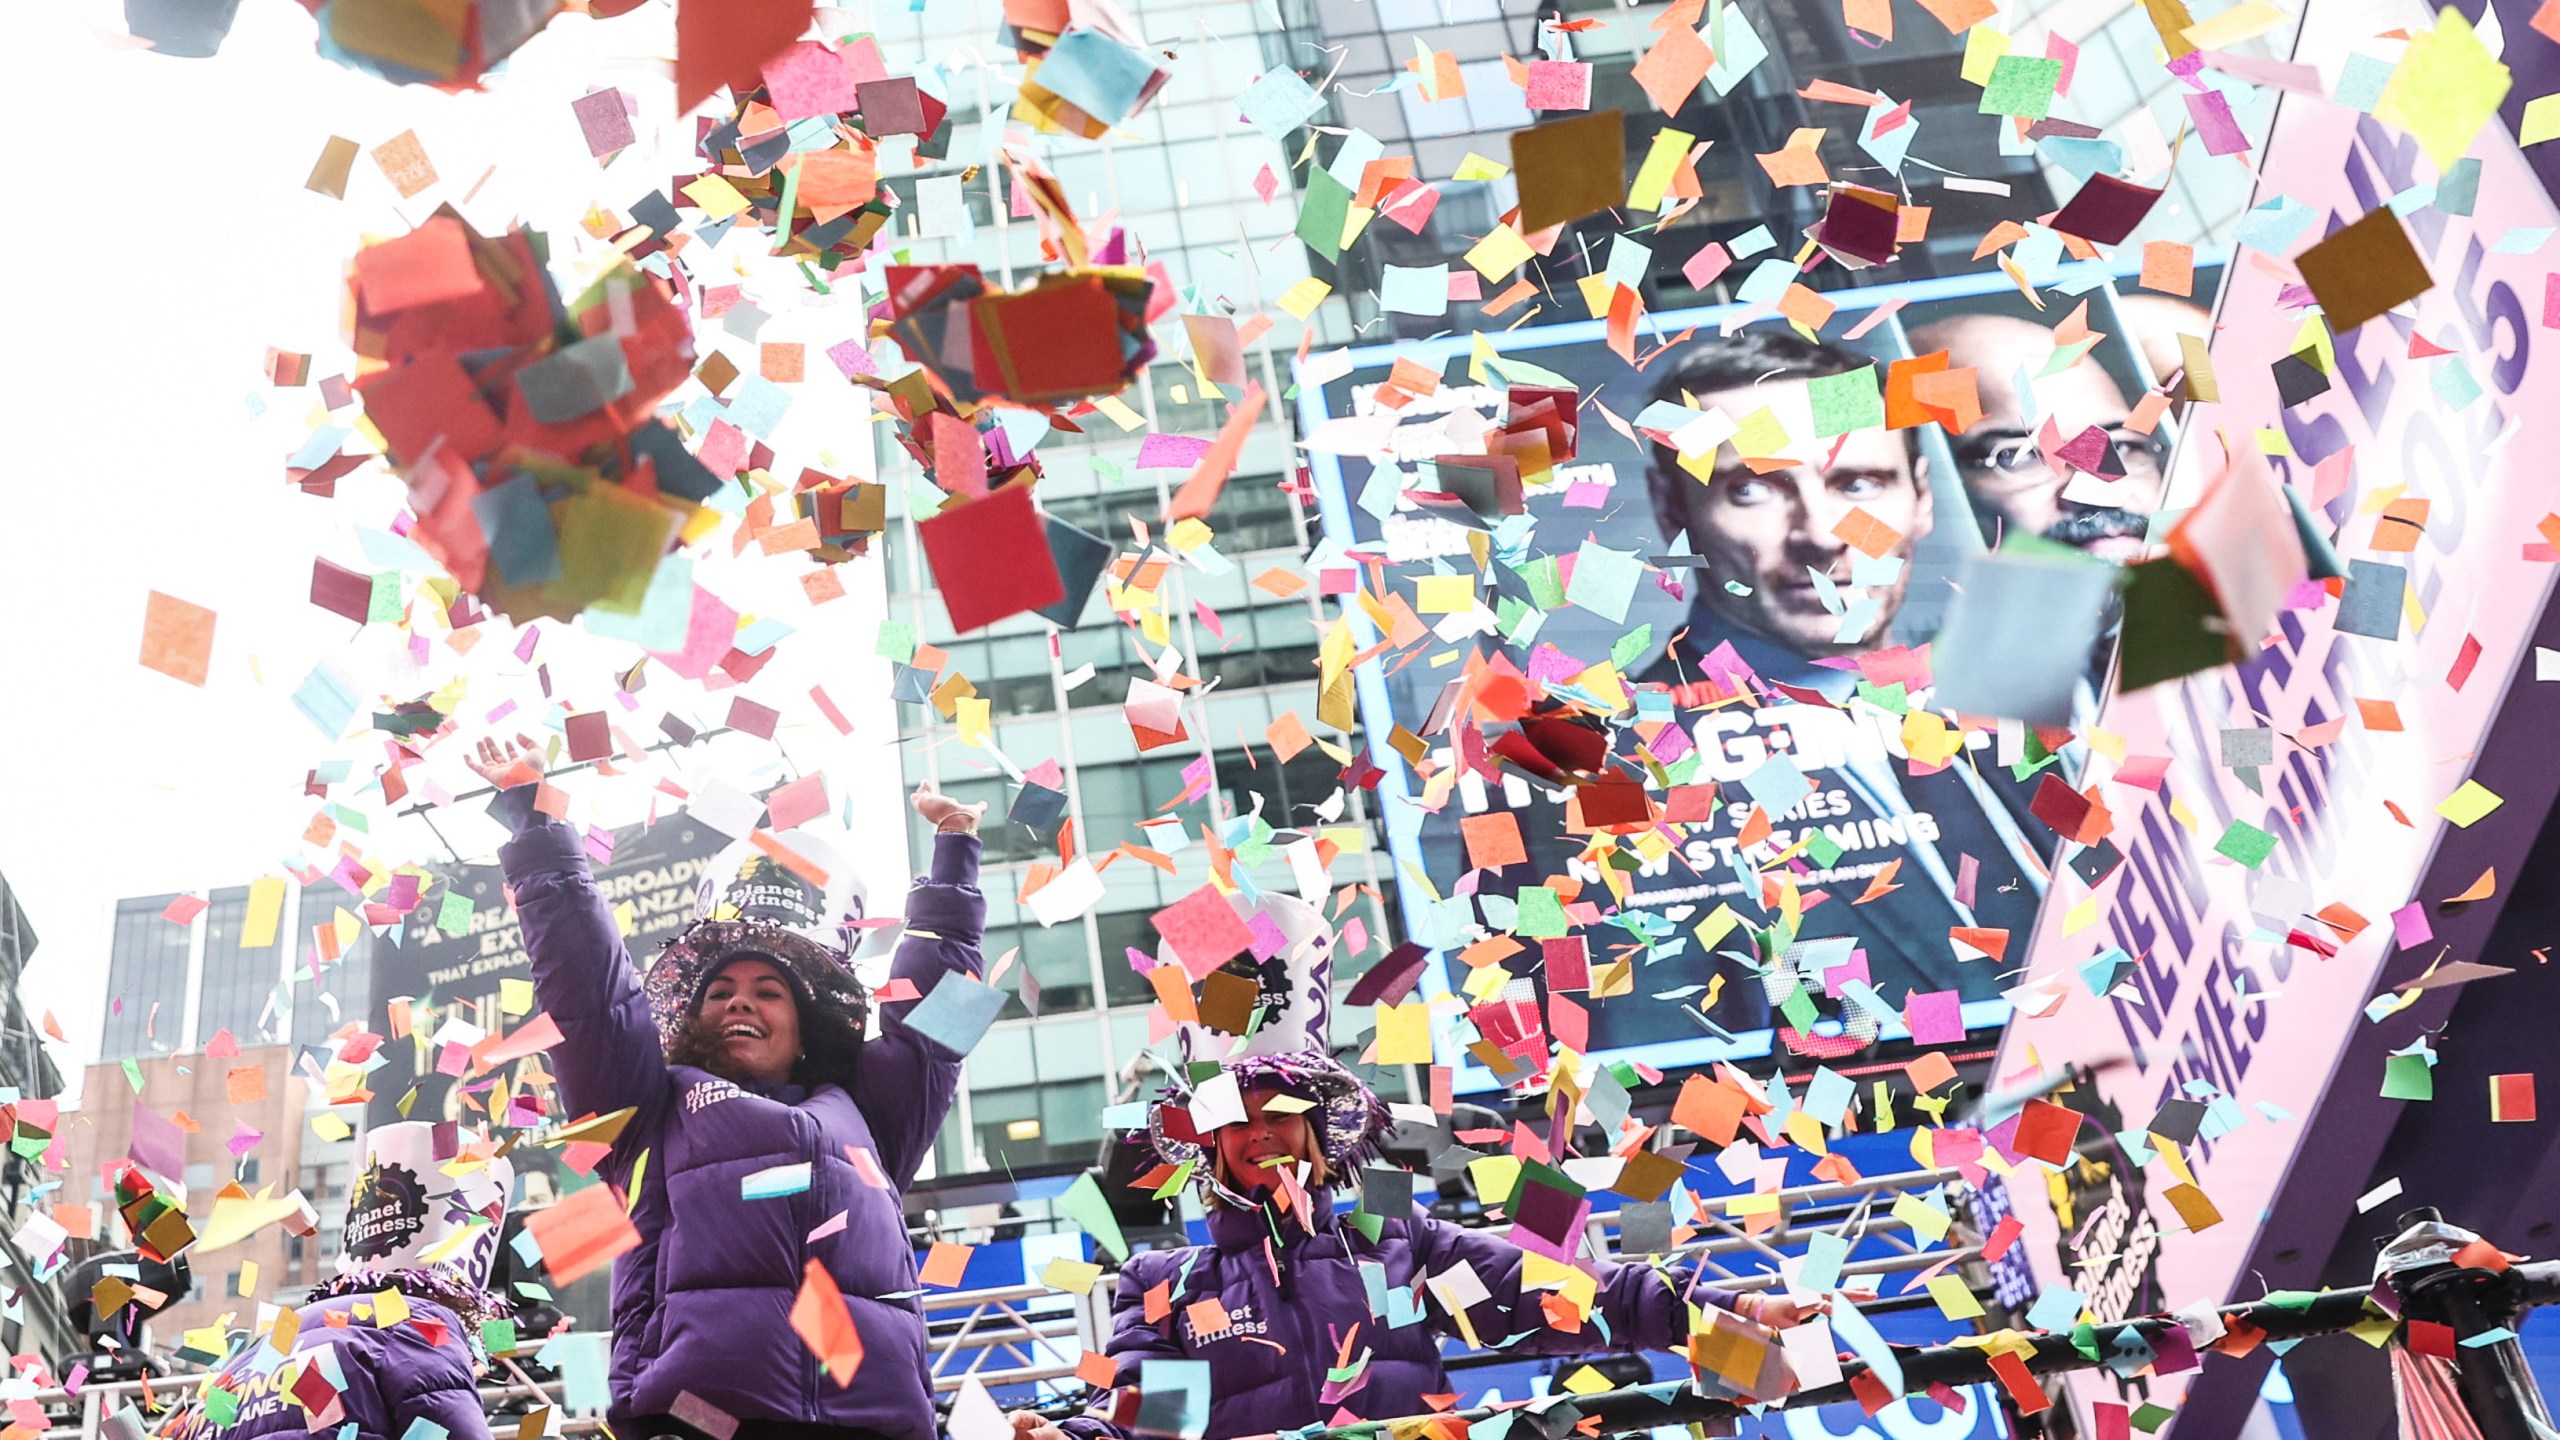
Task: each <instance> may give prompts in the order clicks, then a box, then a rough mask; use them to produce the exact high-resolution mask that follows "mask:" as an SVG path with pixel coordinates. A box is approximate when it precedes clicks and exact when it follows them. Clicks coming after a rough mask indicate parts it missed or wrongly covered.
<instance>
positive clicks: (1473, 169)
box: [1310, 142, 1511, 180]
mask: <svg viewBox="0 0 2560 1440" xmlns="http://www.w3.org/2000/svg"><path fill="white" fill-rule="evenodd" d="M1310 143H1312V142H1310ZM1510 173H1511V167H1510V166H1508V165H1505V164H1503V163H1502V162H1501V161H1499V160H1488V159H1486V158H1485V157H1483V156H1482V155H1478V154H1477V153H1475V152H1474V151H1472V150H1470V151H1468V152H1467V157H1466V158H1465V159H1463V160H1461V161H1459V162H1458V168H1457V171H1456V173H1454V174H1452V175H1451V176H1450V177H1449V178H1450V179H1452V180H1499V179H1501V178H1502V177H1503V176H1505V175H1508V174H1510Z"/></svg>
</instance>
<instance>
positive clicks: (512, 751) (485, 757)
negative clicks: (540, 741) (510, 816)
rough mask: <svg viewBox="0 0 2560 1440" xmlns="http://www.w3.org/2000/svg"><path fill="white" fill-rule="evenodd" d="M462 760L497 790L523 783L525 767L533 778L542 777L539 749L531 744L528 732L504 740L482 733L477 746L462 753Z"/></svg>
mask: <svg viewBox="0 0 2560 1440" xmlns="http://www.w3.org/2000/svg"><path fill="white" fill-rule="evenodd" d="M462 763H464V764H465V765H468V766H470V767H471V773H472V774H474V775H477V776H479V777H480V778H481V779H483V780H486V781H488V782H489V783H490V784H491V785H494V786H496V787H497V788H498V789H500V790H504V789H506V788H507V787H509V786H510V785H521V784H524V783H526V782H525V778H524V774H523V772H524V771H525V770H531V771H532V772H533V778H534V779H536V780H539V779H541V778H542V752H541V751H540V750H538V749H536V748H535V747H534V743H533V737H531V736H529V735H518V736H517V737H516V738H514V739H513V740H509V741H505V742H503V743H501V742H500V741H498V740H496V739H494V738H492V737H489V736H486V735H484V736H482V737H480V744H479V747H478V748H477V749H474V750H472V751H471V752H469V753H468V754H465V755H464V756H463V757H462Z"/></svg>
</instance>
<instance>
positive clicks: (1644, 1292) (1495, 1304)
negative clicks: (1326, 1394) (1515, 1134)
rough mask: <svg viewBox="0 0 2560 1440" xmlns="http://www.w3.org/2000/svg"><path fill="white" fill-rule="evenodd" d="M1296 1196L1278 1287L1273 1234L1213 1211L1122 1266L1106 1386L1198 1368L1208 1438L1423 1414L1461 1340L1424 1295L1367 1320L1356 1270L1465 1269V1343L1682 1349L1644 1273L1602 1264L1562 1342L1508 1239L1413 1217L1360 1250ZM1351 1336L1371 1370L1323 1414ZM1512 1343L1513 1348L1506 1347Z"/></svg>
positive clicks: (1668, 1299)
mask: <svg viewBox="0 0 2560 1440" xmlns="http://www.w3.org/2000/svg"><path fill="white" fill-rule="evenodd" d="M1308 1198H1309V1200H1310V1201H1311V1202H1312V1209H1313V1210H1314V1212H1315V1213H1316V1214H1317V1216H1318V1217H1320V1218H1319V1219H1318V1221H1317V1224H1318V1226H1319V1229H1318V1230H1317V1232H1316V1233H1314V1234H1312V1235H1310V1234H1308V1233H1307V1232H1305V1231H1304V1230H1302V1229H1300V1228H1299V1227H1298V1225H1297V1222H1296V1221H1295V1220H1294V1219H1291V1220H1287V1221H1284V1222H1283V1229H1284V1232H1285V1234H1286V1236H1287V1243H1286V1245H1285V1248H1282V1249H1281V1250H1280V1251H1279V1252H1278V1260H1279V1264H1280V1271H1281V1278H1280V1279H1278V1280H1276V1281H1275V1280H1274V1279H1273V1277H1272V1273H1271V1272H1272V1265H1271V1259H1270V1257H1269V1256H1267V1255H1266V1252H1265V1247H1266V1245H1267V1243H1268V1242H1269V1241H1270V1239H1271V1230H1270V1225H1269V1222H1268V1221H1266V1220H1265V1219H1264V1217H1263V1213H1262V1212H1260V1211H1254V1210H1234V1209H1227V1208H1213V1209H1211V1210H1210V1211H1209V1221H1208V1223H1209V1239H1210V1242H1211V1243H1209V1244H1207V1245H1194V1246H1190V1247H1187V1248H1184V1249H1180V1250H1158V1251H1153V1252H1150V1253H1148V1254H1144V1255H1133V1256H1131V1257H1130V1258H1129V1262H1128V1263H1127V1264H1125V1265H1123V1266H1121V1267H1120V1283H1119V1288H1118V1290H1117V1291H1116V1292H1115V1293H1114V1294H1113V1296H1112V1302H1111V1341H1110V1344H1109V1345H1108V1346H1107V1347H1106V1350H1105V1353H1106V1354H1108V1355H1110V1356H1111V1358H1112V1359H1113V1360H1114V1361H1116V1362H1118V1372H1117V1374H1116V1375H1115V1376H1114V1380H1113V1383H1114V1384H1115V1385H1121V1386H1135V1385H1136V1384H1137V1383H1138V1380H1139V1372H1140V1370H1141V1368H1142V1367H1143V1366H1144V1365H1145V1363H1146V1362H1147V1361H1149V1360H1206V1361H1208V1362H1209V1385H1210V1391H1209V1429H1208V1432H1207V1436H1206V1440H1230V1437H1233V1436H1238V1435H1269V1434H1273V1433H1276V1432H1279V1431H1283V1430H1290V1429H1295V1428H1297V1427H1299V1426H1304V1425H1322V1424H1330V1423H1332V1422H1333V1420H1334V1417H1335V1414H1336V1412H1337V1411H1348V1412H1350V1413H1351V1414H1352V1415H1354V1416H1357V1417H1359V1418H1361V1419H1364V1420H1386V1419H1393V1418H1395V1417H1398V1416H1405V1415H1420V1414H1425V1413H1428V1412H1429V1410H1430V1408H1431V1407H1430V1406H1429V1405H1427V1404H1426V1403H1424V1401H1423V1398H1422V1397H1423V1396H1425V1395H1438V1394H1445V1393H1447V1391H1448V1388H1449V1386H1448V1375H1447V1373H1446V1372H1445V1371H1444V1370H1443V1369H1442V1367H1441V1364H1440V1339H1441V1337H1442V1336H1452V1337H1456V1338H1458V1339H1460V1340H1464V1339H1466V1336H1465V1334H1464V1333H1463V1332H1462V1331H1461V1330H1460V1328H1459V1326H1458V1324H1457V1323H1456V1321H1455V1320H1454V1319H1452V1318H1451V1316H1450V1315H1449V1313H1448V1312H1447V1311H1446V1310H1445V1309H1443V1308H1442V1306H1441V1303H1440V1298H1439V1296H1438V1295H1437V1294H1435V1293H1434V1292H1433V1291H1432V1290H1431V1289H1430V1287H1428V1286H1426V1287H1424V1289H1423V1292H1422V1294H1423V1303H1422V1318H1421V1319H1420V1320H1418V1321H1415V1322H1413V1323H1410V1324H1407V1325H1404V1326H1402V1327H1392V1328H1391V1327H1390V1326H1388V1324H1387V1323H1386V1321H1385V1320H1384V1319H1381V1318H1378V1317H1375V1316H1373V1315H1371V1313H1370V1299H1369V1293H1370V1292H1369V1289H1368V1286H1367V1283H1366V1282H1365V1281H1364V1280H1363V1279H1362V1278H1361V1271H1360V1267H1361V1266H1362V1265H1363V1264H1372V1265H1378V1266H1382V1267H1384V1270H1385V1275H1384V1279H1385V1282H1386V1283H1385V1288H1386V1289H1387V1290H1411V1289H1412V1288H1413V1286H1414V1285H1415V1283H1416V1282H1418V1281H1421V1280H1425V1279H1429V1278H1432V1277H1435V1276H1442V1275H1447V1274H1449V1273H1450V1272H1451V1271H1452V1270H1454V1269H1455V1268H1456V1266H1457V1265H1458V1263H1459V1262H1460V1261H1464V1262H1466V1264H1467V1266H1468V1268H1470V1269H1472V1270H1473V1271H1474V1272H1475V1276H1476V1278H1477V1280H1479V1281H1481V1282H1482V1283H1483V1285H1484V1288H1485V1291H1486V1298H1484V1299H1483V1300H1480V1301H1477V1302H1476V1303H1475V1304H1474V1305H1472V1306H1470V1307H1468V1308H1467V1311H1466V1314H1467V1320H1468V1323H1469V1325H1470V1326H1471V1327H1472V1328H1473V1330H1474V1332H1475V1339H1476V1341H1477V1342H1479V1343H1480V1344H1481V1345H1483V1347H1484V1348H1486V1349H1489V1350H1491V1349H1499V1350H1504V1351H1507V1352H1510V1353H1514V1354H1522V1355H1578V1354H1587V1353H1592V1352H1596V1351H1612V1350H1670V1349H1676V1348H1678V1347H1679V1346H1681V1345H1682V1344H1684V1343H1685V1342H1686V1341H1687V1339H1688V1334H1689V1316H1688V1309H1687V1307H1686V1305H1685V1304H1684V1303H1683V1302H1682V1300H1681V1297H1680V1296H1679V1294H1678V1293H1677V1292H1675V1291H1674V1290H1673V1289H1672V1285H1671V1282H1670V1281H1668V1280H1666V1279H1664V1278H1663V1277H1662V1275H1661V1274H1659V1273H1658V1272H1656V1271H1654V1270H1651V1269H1648V1268H1647V1267H1645V1266H1642V1265H1608V1266H1603V1267H1601V1269H1600V1270H1599V1271H1598V1272H1597V1273H1598V1275H1599V1279H1600V1294H1599V1298H1598V1300H1597V1301H1596V1302H1595V1303H1594V1304H1593V1306H1592V1311H1593V1314H1592V1316H1591V1319H1590V1320H1588V1321H1586V1322H1584V1325H1583V1328H1582V1332H1581V1333H1580V1334H1578V1335H1576V1334H1567V1333H1565V1332H1564V1331H1561V1330H1556V1329H1553V1328H1550V1327H1549V1326H1548V1325H1547V1323H1546V1312H1545V1311H1544V1309H1543V1308H1542V1307H1541V1306H1540V1303H1539V1298H1538V1297H1539V1295H1540V1294H1541V1293H1542V1292H1539V1291H1536V1290H1532V1291H1529V1292H1527V1294H1526V1295H1524V1294H1523V1293H1522V1291H1521V1288H1520V1274H1521V1262H1522V1260H1523V1258H1524V1255H1525V1252H1523V1251H1522V1250H1521V1249H1520V1247H1518V1246H1516V1245H1513V1244H1512V1243H1510V1242H1509V1241H1507V1240H1501V1239H1497V1238H1495V1237H1494V1236H1491V1235H1488V1234H1486V1233H1484V1232H1483V1231H1480V1230H1468V1229H1464V1228H1462V1227H1460V1226H1456V1225H1451V1224H1449V1223H1447V1222H1446V1221H1442V1220H1435V1219H1432V1218H1431V1217H1430V1216H1429V1215H1427V1214H1425V1213H1423V1211H1422V1210H1421V1208H1420V1207H1418V1206H1417V1207H1416V1208H1415V1210H1414V1215H1413V1218H1412V1219H1410V1220H1389V1221H1386V1222H1384V1224H1383V1225H1382V1226H1381V1228H1380V1231H1379V1235H1378V1238H1377V1239H1376V1240H1375V1241H1371V1240H1370V1239H1369V1237H1367V1236H1366V1235H1363V1234H1361V1233H1360V1232H1359V1231H1358V1230H1356V1229H1354V1228H1352V1226H1351V1224H1350V1221H1349V1217H1348V1216H1341V1215H1335V1214H1334V1213H1333V1209H1332V1199H1333V1197H1332V1196H1331V1194H1330V1193H1328V1192H1326V1191H1322V1190H1318V1191H1315V1192H1313V1193H1312V1194H1311V1195H1310V1196H1309V1197H1308ZM1166 1281H1171V1282H1172V1289H1171V1293H1170V1297H1169V1298H1170V1299H1171V1302H1172V1309H1171V1313H1169V1314H1167V1315H1166V1316H1165V1318H1164V1319H1162V1320H1159V1321H1156V1322H1155V1323H1153V1324H1150V1323H1148V1320H1147V1317H1146V1293H1147V1292H1148V1291H1149V1290H1151V1289H1153V1288H1155V1287H1156V1286H1157V1285H1160V1284H1163V1283H1165V1282H1166ZM1693 1294H1694V1297H1695V1298H1696V1300H1697V1301H1698V1303H1699V1304H1702V1305H1711V1306H1718V1307H1726V1308H1729V1307H1730V1306H1731V1305H1732V1304H1733V1301H1734V1297H1733V1296H1732V1295H1729V1294H1727V1293H1725V1292H1724V1291H1721V1290H1710V1289H1705V1288H1703V1287H1702V1288H1700V1289H1698V1290H1696V1291H1695V1292H1693ZM1212 1298H1214V1299H1216V1300H1217V1301H1218V1302H1219V1303H1220V1304H1221V1305H1222V1306H1224V1307H1225V1310H1226V1326H1225V1328H1224V1329H1219V1330H1213V1331H1211V1332H1210V1333H1208V1334H1207V1335H1205V1336H1204V1335H1202V1334H1200V1333H1199V1332H1198V1331H1197V1330H1196V1329H1195V1328H1194V1326H1193V1323H1192V1318H1191V1316H1190V1314H1189V1313H1188V1307H1189V1306H1191V1305H1193V1304H1195V1303H1197V1302H1199V1301H1201V1300H1206V1299H1212ZM1355 1326H1356V1327H1358V1329H1359V1336H1358V1338H1357V1339H1356V1340H1354V1341H1353V1343H1352V1345H1351V1355H1352V1358H1353V1359H1355V1360H1356V1359H1358V1358H1359V1356H1360V1354H1361V1352H1363V1351H1366V1352H1368V1355H1369V1363H1368V1367H1367V1369H1366V1370H1365V1372H1364V1373H1363V1376H1362V1379H1361V1380H1360V1381H1359V1382H1358V1388H1357V1389H1354V1390H1352V1391H1351V1392H1350V1393H1348V1394H1343V1395H1340V1396H1338V1397H1337V1398H1336V1399H1334V1400H1332V1401H1328V1400H1326V1399H1324V1398H1323V1391H1324V1388H1325V1372H1326V1371H1327V1370H1328V1369H1330V1368H1331V1367H1332V1366H1333V1364H1334V1357H1335V1355H1336V1354H1337V1352H1339V1351H1340V1349H1341V1347H1342V1343H1343V1341H1344V1339H1345V1338H1346V1337H1349V1336H1350V1335H1351V1332H1352V1329H1353V1327H1355ZM1604 1326H1605V1333H1604V1329H1603V1327H1604ZM1515 1336H1517V1337H1519V1338H1518V1339H1517V1340H1516V1341H1514V1343H1511V1344H1507V1345H1506V1344H1505V1343H1504V1342H1505V1341H1510V1340H1512V1339H1513V1337H1515ZM1060 1428H1062V1429H1064V1430H1065V1431H1066V1432H1067V1433H1068V1434H1069V1435H1071V1436H1074V1437H1076V1440H1105V1437H1107V1440H1129V1437H1130V1435H1131V1433H1132V1432H1130V1431H1129V1430H1126V1429H1124V1428H1122V1427H1121V1426H1118V1425H1115V1424H1113V1423H1112V1422H1111V1421H1109V1420H1107V1419H1105V1418H1103V1417H1102V1416H1100V1415H1079V1416H1077V1417H1075V1418H1074V1419H1071V1420H1068V1421H1066V1422H1064V1424H1063V1425H1062V1426H1061V1427H1060Z"/></svg>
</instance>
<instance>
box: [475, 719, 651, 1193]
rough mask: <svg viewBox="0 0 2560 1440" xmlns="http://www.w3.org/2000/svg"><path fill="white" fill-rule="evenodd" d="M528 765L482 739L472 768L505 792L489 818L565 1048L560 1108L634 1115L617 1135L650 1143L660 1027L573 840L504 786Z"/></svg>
mask: <svg viewBox="0 0 2560 1440" xmlns="http://www.w3.org/2000/svg"><path fill="white" fill-rule="evenodd" d="M525 758H526V757H525V756H523V755H521V754H519V753H518V752H517V751H516V750H515V748H514V747H512V746H510V747H508V748H507V749H506V750H505V751H500V750H499V749H498V747H497V746H496V745H495V743H494V742H491V741H488V740H483V741H481V742H480V751H479V754H478V755H477V756H476V757H475V758H474V761H473V765H472V768H473V769H475V770H478V771H480V773H481V774H482V775H483V776H485V777H486V778H488V779H489V780H490V781H491V783H493V784H497V785H501V786H504V787H506V788H503V789H502V790H501V791H500V792H499V795H498V798H497V799H496V800H495V801H493V802H491V803H490V806H489V813H490V814H491V815H493V816H495V817H497V818H498V820H499V821H500V822H502V823H503V824H505V825H506V826H507V828H508V829H509V830H510V831H512V832H513V833H514V835H515V838H514V839H512V840H510V841H508V842H507V844H506V847H505V848H504V849H502V850H500V851H499V852H498V859H499V861H500V863H501V864H503V865H504V866H505V868H506V874H507V887H508V889H509V890H511V891H512V892H514V895H515V907H516V923H517V924H519V925H521V926H522V927H523V929H524V948H525V954H526V955H528V956H530V957H531V958H532V961H533V993H534V996H535V998H536V999H537V1000H539V1001H540V1002H541V1005H542V1008H543V1010H544V1011H545V1012H546V1013H548V1014H549V1015H550V1016H551V1018H552V1019H553V1020H554V1021H556V1022H557V1023H558V1024H559V1026H560V1034H561V1036H562V1043H561V1045H560V1047H559V1048H558V1049H557V1050H555V1051H553V1052H552V1056H551V1059H552V1068H553V1069H554V1070H555V1071H556V1072H558V1074H559V1077H560V1103H561V1104H562V1105H563V1106H564V1107H566V1109H567V1110H568V1112H569V1114H570V1116H572V1117H575V1116H578V1115H582V1114H586V1113H588V1112H593V1113H595V1114H599V1115H603V1114H609V1113H611V1112H613V1111H616V1110H621V1109H624V1108H626V1107H631V1108H636V1109H637V1110H638V1111H639V1112H640V1113H639V1114H638V1115H636V1116H634V1117H633V1120H634V1122H635V1123H634V1124H633V1125H631V1126H629V1127H626V1128H625V1130H624V1132H623V1133H624V1134H625V1135H626V1136H631V1137H642V1136H647V1135H651V1134H654V1133H656V1131H657V1129H658V1122H659V1118H660V1117H659V1112H660V1111H661V1110H662V1109H663V1108H664V1107H665V1105H666V1095H667V1064H666V1059H665V1054H664V1052H663V1051H662V1050H661V1049H660V1048H659V1042H658V1023H657V1021H656V1020H655V1019H653V1018H652V1017H651V1016H650V1014H649V1003H648V1000H647V998H646V997H645V996H643V995H642V994H641V991H640V980H639V977H638V975H637V974H635V973H634V972H633V970H632V967H631V952H630V951H628V950H626V949H624V948H623V944H622V931H621V928H620V927H619V926H617V925H615V924H614V921H613V910H612V907H610V906H608V905H606V904H605V901H604V895H603V893H602V892H601V891H599V890H597V889H596V882H595V875H594V873H593V872H592V871H590V870H589V869H588V867H587V852H586V846H585V845H584V844H583V843H582V842H581V841H580V839H579V837H578V832H577V831H576V830H575V829H573V828H571V827H570V826H568V825H564V824H561V823H560V822H558V821H556V820H553V819H551V818H549V817H548V816H545V815H543V814H541V813H540V812H539V811H537V810H535V809H534V808H533V799H534V792H535V786H534V785H533V784H532V783H530V782H527V783H521V784H511V783H510V782H511V781H513V780H517V779H520V778H521V777H522V776H523V775H524V774H525V772H526V770H528V769H529V768H530V766H529V765H527V764H525V763H523V762H524V761H525ZM641 1143H644V1144H645V1143H646V1141H645V1140H643V1141H642V1142H641ZM615 1158H616V1159H617V1160H627V1159H628V1158H629V1157H627V1156H622V1155H619V1154H617V1155H616V1157H615Z"/></svg>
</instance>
